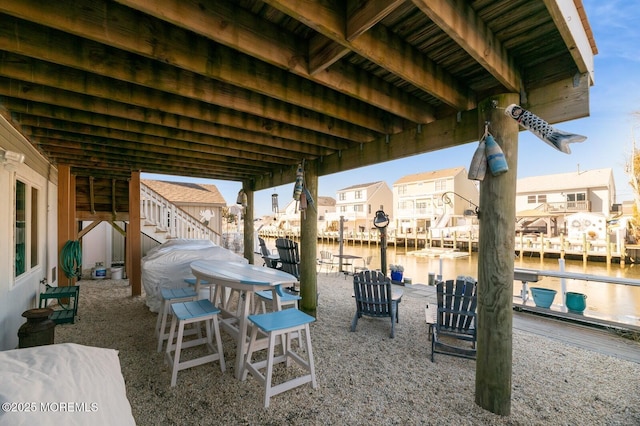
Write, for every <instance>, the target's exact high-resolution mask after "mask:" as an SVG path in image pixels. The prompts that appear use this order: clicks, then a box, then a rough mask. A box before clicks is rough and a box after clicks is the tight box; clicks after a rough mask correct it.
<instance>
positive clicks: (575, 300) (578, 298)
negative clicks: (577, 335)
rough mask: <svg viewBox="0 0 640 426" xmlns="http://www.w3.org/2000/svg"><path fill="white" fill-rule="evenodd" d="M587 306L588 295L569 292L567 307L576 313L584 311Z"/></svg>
mask: <svg viewBox="0 0 640 426" xmlns="http://www.w3.org/2000/svg"><path fill="white" fill-rule="evenodd" d="M586 307H587V295H586V294H582V293H574V292H571V291H568V292H567V309H569V311H571V312H575V313H579V314H581V313H583V312H584V310H585V309H586Z"/></svg>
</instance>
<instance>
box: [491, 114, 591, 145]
mask: <svg viewBox="0 0 640 426" xmlns="http://www.w3.org/2000/svg"><path fill="white" fill-rule="evenodd" d="M504 113H505V114H506V115H508V116H509V117H511V118H513V119H514V120H516V121H517V122H518V123H520V125H521V126H522V127H524V128H525V129H527V130H529V131H531V132H532V133H533V134H534V135H536V136H537V137H539V138H540V139H542V140H543V141H545V142H546V143H548V144H549V145H551V146H552V147H554V148H555V149H557V150H558V151H562V152H564V153H565V154H571V149H570V148H569V144H570V143H573V142H582V141H584V140H586V139H587V137H586V136H582V135H577V134H575V133H568V132H564V131H562V130H557V129H554V128H553V127H552V126H551V125H550V124H549V123H547V122H546V121H544V120H543V119H542V118H540V117H538V116H537V115H535V114H534V113H532V112H531V111H527V110H526V109H524V108H522V107H521V106H519V105H516V104H511V105H509V106H508V107H507V108H506V109H505V111H504Z"/></svg>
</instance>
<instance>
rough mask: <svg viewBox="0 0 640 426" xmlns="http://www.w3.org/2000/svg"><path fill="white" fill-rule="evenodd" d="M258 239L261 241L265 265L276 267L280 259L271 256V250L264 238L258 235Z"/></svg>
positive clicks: (261, 251) (261, 253)
mask: <svg viewBox="0 0 640 426" xmlns="http://www.w3.org/2000/svg"><path fill="white" fill-rule="evenodd" d="M258 241H259V243H260V255H261V256H262V260H264V266H268V267H269V268H276V267H277V266H278V261H277V260H273V259H270V258H269V256H271V251H269V249H268V248H267V244H266V243H265V241H264V239H263V238H261V237H258Z"/></svg>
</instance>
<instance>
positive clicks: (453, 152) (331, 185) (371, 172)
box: [143, 0, 640, 217]
mask: <svg viewBox="0 0 640 426" xmlns="http://www.w3.org/2000/svg"><path fill="white" fill-rule="evenodd" d="M583 4H584V7H585V10H586V13H587V17H588V19H589V23H590V24H591V29H592V31H593V33H594V37H595V40H596V45H597V47H598V54H597V55H596V56H595V84H594V85H593V86H592V87H591V91H590V102H589V104H590V111H591V115H590V117H587V118H582V119H579V120H573V121H568V122H564V123H557V124H554V127H555V128H557V129H561V130H565V131H568V132H573V133H578V134H581V135H585V136H587V140H586V141H584V142H582V143H574V144H571V145H570V146H571V154H569V155H567V154H564V153H562V152H559V151H556V150H554V149H553V148H551V147H550V146H549V145H547V144H546V143H544V142H543V141H541V140H540V139H538V138H537V137H536V136H534V135H533V134H531V133H530V132H527V131H523V132H520V137H519V146H518V178H523V177H529V176H539V175H546V174H555V173H567V172H572V171H576V170H578V168H579V169H580V170H591V169H600V168H609V167H610V168H612V169H613V173H614V178H615V182H616V191H617V200H616V201H617V202H622V201H627V200H631V199H633V195H632V190H631V187H630V186H629V184H628V177H627V175H626V174H625V172H624V169H625V163H626V162H627V160H628V158H629V157H630V154H631V150H632V146H633V145H632V135H633V134H634V133H635V140H636V143H637V145H638V146H640V7H638V5H639V4H638V2H636V1H622V0H607V1H602V0H583ZM634 113H636V114H634ZM542 118H544V117H542ZM478 136H480V135H478ZM476 146H477V143H475V142H474V143H471V144H467V145H463V146H458V147H455V148H450V149H446V150H441V151H437V152H432V153H428V154H422V155H417V156H414V157H410V158H405V159H402V160H396V161H390V162H386V163H382V164H377V165H375V166H369V167H363V168H360V169H355V170H350V171H347V172H341V173H336V174H333V175H329V176H322V177H320V178H319V182H318V194H319V195H323V196H331V197H335V195H336V192H337V191H338V190H340V189H342V188H345V187H348V186H351V185H355V184H360V183H367V182H375V181H379V180H384V181H386V182H387V184H388V185H389V187H391V186H392V185H393V183H394V182H395V181H396V180H398V179H399V178H401V177H402V176H405V175H408V174H413V173H420V172H426V171H431V170H439V169H445V168H449V167H458V166H463V167H465V168H466V169H468V168H469V163H470V162H471V157H472V156H473V152H474V150H475V148H476ZM143 177H144V178H152V179H164V180H174V181H185V180H188V181H190V182H199V183H212V184H215V185H216V186H217V187H218V189H219V190H220V192H221V193H222V195H223V196H224V198H225V200H226V202H227V204H234V203H235V200H236V196H237V193H238V191H239V190H240V188H241V184H240V183H239V182H230V181H218V180H211V179H185V178H183V177H169V176H160V175H149V174H143ZM274 192H275V193H277V194H278V196H279V197H278V198H279V204H280V208H281V209H282V208H284V206H285V205H286V204H287V203H288V202H289V201H290V200H291V194H292V192H293V183H291V184H289V185H284V186H280V187H276V188H273V189H271V190H265V191H260V192H258V193H256V194H255V210H254V212H255V216H256V217H259V216H262V215H267V214H270V213H271V194H273V193H274ZM385 209H386V210H391V206H389V208H388V209H387V208H386V207H385Z"/></svg>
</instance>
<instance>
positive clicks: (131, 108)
mask: <svg viewBox="0 0 640 426" xmlns="http://www.w3.org/2000/svg"><path fill="white" fill-rule="evenodd" d="M0 96H4V98H3V99H2V103H6V105H7V108H9V106H10V105H13V104H15V102H17V100H18V97H19V98H20V99H23V100H25V101H26V100H28V101H30V102H31V103H33V102H35V103H42V104H49V105H52V108H57V107H56V106H60V107H63V108H64V107H66V108H69V109H76V110H82V111H86V110H90V111H93V112H94V113H96V114H102V115H104V116H109V117H118V118H122V119H127V120H129V119H130V120H135V121H138V122H141V123H148V124H153V125H158V126H165V127H167V128H170V129H175V130H181V129H184V130H188V131H191V132H195V133H203V134H212V135H216V136H220V137H230V138H233V139H240V140H243V138H239V137H235V136H233V135H236V133H235V132H236V131H237V130H238V129H245V130H246V131H249V132H255V133H256V134H261V135H264V136H265V137H268V138H276V139H280V138H281V139H285V140H288V141H295V142H297V141H305V143H309V144H312V145H318V146H323V147H326V148H328V149H346V148H348V146H349V145H348V141H347V140H345V139H340V138H335V137H330V136H326V135H324V134H322V133H318V132H314V131H308V130H305V129H301V128H298V127H291V126H288V125H284V124H282V123H280V122H276V121H271V120H264V119H260V118H258V117H255V116H249V115H246V114H241V113H238V112H235V111H231V110H228V109H225V108H219V107H212V108H202V104H200V103H198V102H193V101H185V106H184V108H183V110H182V111H181V112H182V114H184V115H178V114H177V113H176V114H171V113H168V112H166V109H165V110H164V111H160V110H158V109H149V108H144V107H140V106H137V105H132V104H126V103H122V102H118V101H113V100H110V99H103V98H97V97H92V96H87V95H83V94H81V93H74V92H69V91H65V90H60V89H57V88H53V87H47V86H42V85H39V84H34V83H27V82H22V81H19V80H10V79H8V78H4V77H1V76H0ZM13 96H16V98H13V99H14V100H12V97H13ZM31 106H32V105H26V108H29V107H31ZM18 108H19V106H18ZM227 131H228V132H229V133H226V132H227ZM276 145H277V143H276ZM289 148H290V149H293V150H297V149H298V148H296V147H295V146H289Z"/></svg>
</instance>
